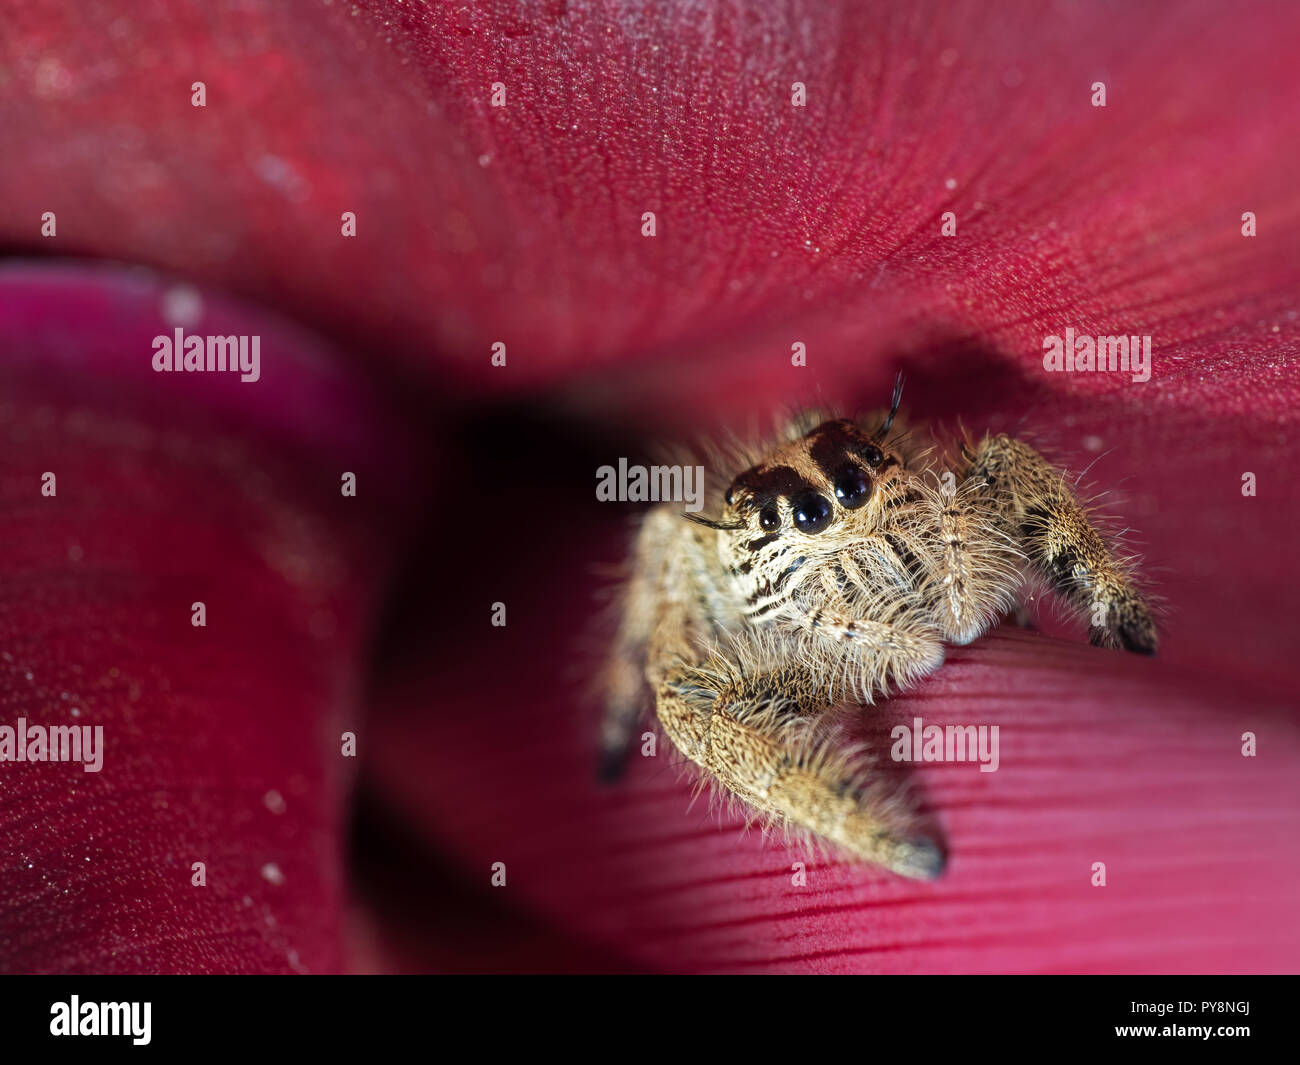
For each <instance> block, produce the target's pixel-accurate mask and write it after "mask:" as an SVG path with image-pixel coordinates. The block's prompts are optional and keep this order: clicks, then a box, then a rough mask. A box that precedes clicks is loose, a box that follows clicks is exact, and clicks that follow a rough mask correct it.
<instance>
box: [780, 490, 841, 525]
mask: <svg viewBox="0 0 1300 1065" xmlns="http://www.w3.org/2000/svg"><path fill="white" fill-rule="evenodd" d="M790 510H791V512H792V514H793V515H794V524H795V528H796V529H798V530H799V531H800V532H805V533H819V532H821V531H822V530H823V529H824V528H826V526H827V525H829V524H830V523H831V513H832V512H831V501H830V500H829V499H827V498H826V497H825V496H823V495H817V494H815V493H814V494H812V495H806V496H800V497H799V498H798V499H796V500H795V501H794V503H793V504H792V505H791V508H790Z"/></svg>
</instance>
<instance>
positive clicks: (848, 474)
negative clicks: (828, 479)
mask: <svg viewBox="0 0 1300 1065" xmlns="http://www.w3.org/2000/svg"><path fill="white" fill-rule="evenodd" d="M870 495H871V478H870V477H868V476H867V475H866V474H865V473H863V472H862V471H861V470H860V469H858V468H857V467H856V466H854V467H853V469H851V470H845V471H844V472H843V473H841V474H840V475H839V476H838V477H836V478H835V498H836V499H838V500H839V501H840V505H841V506H844V507H847V508H848V509H849V510H856V509H857V508H858V507H860V506H862V504H863V503H865V502H866V501H867V499H868V498H869V497H870Z"/></svg>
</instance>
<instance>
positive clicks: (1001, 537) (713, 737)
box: [604, 387, 1156, 878]
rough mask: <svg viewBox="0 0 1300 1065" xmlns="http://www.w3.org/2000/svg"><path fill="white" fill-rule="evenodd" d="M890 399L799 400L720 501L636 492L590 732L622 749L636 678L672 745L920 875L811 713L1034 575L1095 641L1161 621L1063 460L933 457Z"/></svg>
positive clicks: (987, 447)
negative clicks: (655, 502) (678, 503)
mask: <svg viewBox="0 0 1300 1065" xmlns="http://www.w3.org/2000/svg"><path fill="white" fill-rule="evenodd" d="M898 401H899V389H898V388H897V387H896V388H895V393H894V403H893V406H892V408H891V410H890V411H889V413H888V415H887V416H885V417H883V418H879V417H878V418H876V419H874V420H868V421H866V422H862V423H855V422H853V421H849V420H822V419H818V418H816V417H807V416H805V417H804V418H801V419H796V420H795V422H794V423H793V424H792V425H791V427H790V428H789V429H788V431H787V432H786V433H785V434H784V436H783V437H782V439H781V440H780V441H778V442H777V443H776V444H774V445H772V446H770V447H768V448H767V449H765V450H763V451H761V452H760V453H759V454H757V455H753V456H751V458H757V461H754V462H752V463H751V464H750V465H749V466H748V468H747V469H744V470H743V472H741V473H740V474H739V475H738V476H736V477H735V478H734V479H733V480H732V481H731V482H730V483H729V484H728V485H727V487H726V489H725V491H724V492H722V496H723V499H722V510H721V513H720V514H719V515H718V516H717V517H705V518H701V517H694V516H692V515H683V514H682V512H681V510H680V509H679V508H676V507H673V506H672V505H670V504H669V505H661V506H659V507H657V508H655V509H654V510H652V511H650V512H649V514H648V515H647V516H646V518H645V521H644V522H643V524H642V526H641V532H640V535H639V538H638V543H637V549H636V558H635V569H634V572H633V575H632V579H631V580H630V581H629V583H628V587H627V590H626V594H625V597H624V600H623V604H622V619H621V625H620V628H619V634H618V638H617V641H616V644H615V651H614V654H613V655H612V656H611V660H610V663H609V668H608V671H607V676H606V690H607V713H606V719H605V732H604V748H605V755H606V765H607V767H609V768H612V767H616V766H617V765H618V764H619V763H620V761H621V755H622V752H623V750H624V749H625V747H626V744H627V740H628V736H629V734H630V732H631V731H632V730H633V728H634V726H635V724H636V720H637V718H638V716H639V713H640V710H641V706H642V701H641V699H642V696H641V693H642V691H643V690H644V688H645V686H646V685H647V684H648V686H649V688H650V689H651V691H652V692H653V693H654V698H655V705H656V709H657V712H658V716H659V720H660V723H661V724H662V726H663V728H664V731H665V732H666V733H667V734H668V736H669V738H670V739H671V740H672V742H673V743H674V745H675V746H676V747H677V748H678V749H679V750H680V751H681V752H682V753H683V754H684V755H685V756H686V757H687V758H689V759H690V760H691V761H692V762H694V763H696V764H697V765H699V766H700V767H701V768H703V769H704V770H705V771H706V772H707V773H708V774H711V775H712V777H713V778H715V779H716V780H717V782H718V783H719V784H721V785H722V786H723V787H724V788H725V789H726V790H727V791H729V792H730V793H731V794H733V795H735V796H737V797H739V798H741V799H743V800H744V801H745V802H747V803H748V804H750V806H752V807H754V808H755V809H756V810H758V811H760V812H762V813H764V814H767V815H769V817H770V818H771V819H772V820H773V821H774V822H775V823H778V824H782V825H785V826H787V827H792V828H795V829H804V830H806V831H809V832H811V833H813V834H814V835H816V836H818V837H820V838H822V839H824V840H828V841H830V842H832V843H834V844H837V845H838V846H839V847H841V848H843V849H844V850H847V851H848V852H850V853H852V854H854V855H857V856H858V857H860V858H863V859H866V860H868V861H872V862H876V863H879V864H881V865H884V866H886V867H888V868H890V869H892V870H894V871H895V872H897V873H900V874H902V875H904V876H911V877H919V878H929V877H934V876H937V875H938V874H939V872H940V871H941V870H942V866H943V857H942V854H941V852H940V851H939V849H938V848H937V847H936V846H935V845H934V844H933V843H932V842H931V841H929V840H927V839H924V838H919V837H917V836H915V834H914V832H913V831H912V829H911V825H910V818H909V815H908V813H907V810H906V808H905V807H904V806H903V804H901V803H900V802H898V801H897V799H896V797H891V796H889V795H888V794H886V793H882V792H881V791H880V789H879V788H878V787H876V786H875V785H874V784H873V783H872V781H871V779H870V771H869V765H868V764H866V763H863V762H862V761H861V759H858V758H855V756H854V755H853V754H852V752H850V751H848V750H845V749H843V748H840V747H837V746H836V745H835V744H834V743H833V742H832V740H831V739H830V738H829V737H828V736H827V735H826V734H825V730H819V729H818V728H817V727H816V719H817V717H818V716H819V715H821V714H822V712H823V711H825V710H827V709H829V708H831V707H833V706H836V705H838V704H842V703H853V702H857V703H861V702H870V701H872V700H873V698H875V697H876V696H877V695H881V694H887V693H888V692H889V691H890V690H891V689H893V688H897V687H901V686H906V685H907V684H909V683H911V682H912V681H914V680H916V679H917V678H919V677H922V676H924V675H925V674H927V673H929V672H931V671H933V670H934V669H936V668H938V667H939V665H941V664H942V662H943V645H944V643H945V642H947V643H956V644H962V643H968V642H970V641H971V640H973V639H975V638H976V637H978V636H979V635H980V634H981V633H983V632H984V631H985V630H986V629H988V628H989V627H990V626H991V625H993V624H995V623H996V622H997V620H998V619H999V618H1001V617H1002V616H1003V615H1005V614H1006V613H1007V612H1008V611H1009V610H1011V609H1013V608H1014V607H1015V606H1017V604H1018V603H1019V602H1020V601H1021V599H1022V596H1023V592H1024V589H1025V587H1026V585H1027V584H1028V583H1029V582H1031V581H1033V580H1034V579H1035V578H1037V579H1039V580H1041V581H1044V582H1045V583H1046V584H1047V585H1048V586H1049V587H1050V588H1052V589H1053V590H1054V591H1055V592H1056V593H1057V594H1058V595H1059V596H1060V597H1061V598H1062V599H1063V600H1064V601H1065V602H1066V603H1067V604H1068V605H1070V606H1071V607H1073V608H1075V609H1077V610H1079V611H1081V612H1083V613H1084V614H1086V615H1087V616H1088V618H1089V619H1090V623H1091V624H1090V636H1091V638H1092V641H1093V642H1094V643H1096V644H1099V645H1102V646H1109V647H1123V648H1125V649H1127V650H1130V651H1139V652H1142V653H1147V654H1150V653H1153V652H1154V651H1155V647H1156V634H1155V627H1154V625H1153V624H1152V621H1151V615H1150V611H1149V610H1148V608H1147V606H1146V604H1145V602H1144V601H1143V599H1142V597H1141V595H1140V594H1139V593H1138V591H1137V590H1136V588H1135V586H1134V584H1133V580H1132V575H1131V565H1130V562H1129V561H1128V560H1126V559H1123V558H1121V557H1120V556H1118V555H1117V554H1116V553H1115V552H1114V551H1113V550H1112V549H1111V547H1110V546H1109V545H1108V544H1107V543H1106V541H1105V540H1104V539H1103V537H1102V536H1101V534H1100V533H1099V532H1098V531H1097V529H1096V528H1095V527H1094V525H1093V523H1092V521H1091V520H1090V518H1089V515H1088V511H1087V510H1086V508H1085V507H1084V506H1083V505H1082V504H1081V503H1080V502H1079V500H1078V499H1077V498H1076V496H1075V495H1074V493H1073V491H1072V490H1071V489H1070V487H1069V485H1068V484H1067V482H1066V480H1065V478H1064V477H1063V475H1062V474H1061V473H1060V471H1058V470H1057V469H1056V468H1055V467H1053V466H1052V465H1050V464H1049V463H1048V462H1047V461H1046V460H1044V459H1043V458H1042V457H1041V456H1040V455H1039V454H1038V453H1037V452H1036V451H1034V450H1033V449H1032V448H1030V447H1029V446H1028V445H1026V444H1024V443H1022V442H1020V441H1018V440H1015V439H1012V438H1010V437H1007V436H990V437H986V438H985V439H984V440H983V441H981V442H980V443H979V444H978V445H975V446H963V447H962V448H961V453H960V459H959V460H958V461H957V462H954V463H952V464H951V466H950V467H949V466H946V465H945V463H944V462H943V461H942V458H941V457H938V458H936V457H935V456H936V452H935V451H934V450H933V449H931V450H926V451H919V450H917V449H916V448H915V446H914V445H913V444H912V443H911V438H910V435H909V434H906V433H902V432H898V431H891V430H892V429H893V423H894V417H895V414H896V412H897V409H898ZM872 426H874V428H871V427H872ZM733 468H734V467H733ZM683 517H686V518H691V519H692V520H691V521H689V522H688V521H684V520H683Z"/></svg>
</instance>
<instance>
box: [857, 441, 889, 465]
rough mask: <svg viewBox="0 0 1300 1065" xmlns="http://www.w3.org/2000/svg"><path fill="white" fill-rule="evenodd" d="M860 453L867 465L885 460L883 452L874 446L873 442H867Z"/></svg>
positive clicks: (878, 463) (877, 463)
mask: <svg viewBox="0 0 1300 1065" xmlns="http://www.w3.org/2000/svg"><path fill="white" fill-rule="evenodd" d="M860 454H861V455H862V458H863V459H864V460H865V461H866V463H867V465H868V466H879V465H880V464H881V463H882V462H884V461H885V453H884V452H883V451H881V450H880V448H878V447H876V445H875V444H868V445H867V446H866V447H864V448H863V449H862V451H861V452H860Z"/></svg>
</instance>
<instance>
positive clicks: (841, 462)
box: [717, 420, 903, 550]
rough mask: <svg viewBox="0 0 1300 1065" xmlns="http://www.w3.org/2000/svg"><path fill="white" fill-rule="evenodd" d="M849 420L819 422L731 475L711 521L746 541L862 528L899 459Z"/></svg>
mask: <svg viewBox="0 0 1300 1065" xmlns="http://www.w3.org/2000/svg"><path fill="white" fill-rule="evenodd" d="M883 435H884V434H880V433H877V434H869V433H866V432H864V431H863V430H862V429H860V428H858V426H856V425H855V424H854V423H853V422H851V421H847V420H837V421H828V422H822V423H821V424H820V425H818V426H816V427H815V428H813V429H812V430H810V431H809V432H807V433H805V434H804V435H802V436H800V437H798V438H797V439H795V440H792V441H789V442H788V443H784V444H782V445H780V446H779V447H776V448H774V449H773V450H772V451H771V452H769V453H768V454H767V455H766V456H765V457H764V459H763V461H761V462H759V463H758V464H756V465H754V466H751V467H750V468H749V469H748V470H745V471H744V472H743V473H742V474H740V476H738V477H737V478H736V479H735V480H734V481H732V482H731V485H730V486H729V487H728V488H727V491H726V493H725V495H724V496H723V508H724V509H723V513H722V519H721V521H719V522H718V523H717V525H718V526H719V527H720V528H722V529H724V530H729V531H730V532H731V533H732V536H733V538H735V539H737V540H745V541H747V542H749V543H750V549H751V550H754V549H755V542H756V541H759V540H764V541H766V542H768V543H770V542H773V541H774V540H775V539H776V538H779V537H786V536H788V537H791V538H794V539H796V540H802V539H810V538H820V537H822V536H823V534H825V533H827V532H828V531H833V530H836V529H840V528H842V529H845V530H848V529H852V530H854V531H857V532H859V533H860V532H861V531H863V530H864V529H865V528H869V527H870V526H872V525H875V524H877V520H878V512H879V508H880V507H881V506H882V504H883V499H884V498H885V497H886V495H887V494H888V488H889V486H890V485H891V484H892V483H893V482H894V481H895V480H897V479H898V478H899V477H900V476H901V474H902V472H903V458H902V455H901V454H899V453H898V452H897V451H895V450H894V449H892V448H890V447H889V446H888V445H887V444H885V443H884V442H883Z"/></svg>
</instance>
